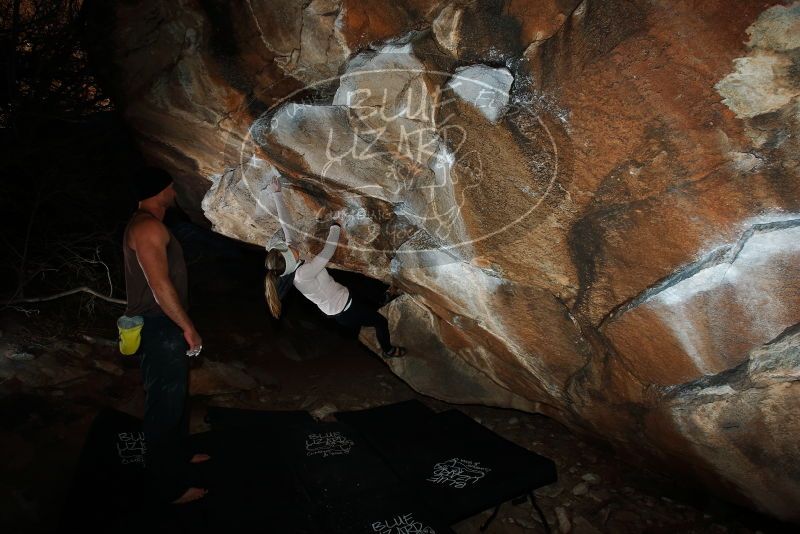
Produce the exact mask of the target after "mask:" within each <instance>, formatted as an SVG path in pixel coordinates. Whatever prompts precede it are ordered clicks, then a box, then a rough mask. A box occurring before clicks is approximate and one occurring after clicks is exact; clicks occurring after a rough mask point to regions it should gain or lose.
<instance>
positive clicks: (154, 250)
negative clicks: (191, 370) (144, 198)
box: [130, 218, 202, 349]
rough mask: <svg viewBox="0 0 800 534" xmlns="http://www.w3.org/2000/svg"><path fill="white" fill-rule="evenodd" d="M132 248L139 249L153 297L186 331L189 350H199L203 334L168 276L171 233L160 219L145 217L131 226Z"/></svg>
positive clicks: (140, 263) (140, 262) (140, 261)
mask: <svg viewBox="0 0 800 534" xmlns="http://www.w3.org/2000/svg"><path fill="white" fill-rule="evenodd" d="M130 231H131V236H130V237H131V240H130V244H131V248H133V250H134V251H135V252H136V259H137V260H138V261H139V265H140V266H141V267H142V271H143V272H144V276H145V278H147V284H148V285H149V286H150V289H151V290H152V291H153V296H154V297H155V299H156V302H157V303H158V305H159V306H161V309H162V310H163V311H164V313H165V314H167V316H168V317H169V318H170V319H172V320H173V321H174V322H175V324H177V325H178V326H179V327H180V329H181V330H183V337H184V338H186V342H187V343H188V344H189V349H196V348H197V347H199V346H200V345H201V344H202V340H201V339H200V335H199V334H198V333H197V330H196V329H195V327H194V324H193V323H192V320H191V319H190V318H189V314H188V313H186V310H184V309H183V305H181V301H180V298H179V297H178V292H177V291H176V290H175V286H174V285H173V284H172V280H170V278H169V265H168V262H167V244H168V243H169V239H170V236H169V232H167V229H166V228H165V227H164V225H163V224H161V222H159V221H157V220H155V219H151V218H146V219H144V220H142V221H140V222H139V223H138V224H136V226H134V227H133V228H131V230H130Z"/></svg>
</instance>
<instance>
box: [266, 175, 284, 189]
mask: <svg viewBox="0 0 800 534" xmlns="http://www.w3.org/2000/svg"><path fill="white" fill-rule="evenodd" d="M269 192H270V193H280V192H281V181H280V180H279V179H278V177H277V176H273V177H272V183H271V184H269Z"/></svg>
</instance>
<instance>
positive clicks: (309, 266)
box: [297, 224, 341, 278]
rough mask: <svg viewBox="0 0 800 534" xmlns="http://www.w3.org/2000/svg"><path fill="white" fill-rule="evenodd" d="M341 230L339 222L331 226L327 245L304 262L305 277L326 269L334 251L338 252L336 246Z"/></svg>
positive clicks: (315, 274)
mask: <svg viewBox="0 0 800 534" xmlns="http://www.w3.org/2000/svg"><path fill="white" fill-rule="evenodd" d="M340 230H341V228H340V227H339V225H338V224H334V225H333V226H331V229H330V230H328V239H327V240H326V241H325V246H324V247H323V248H322V251H321V252H320V253H319V254H317V255H316V256H314V258H313V259H311V260H309V261H307V262H306V263H304V264H303V271H302V277H303V278H313V277H315V276H317V273H319V272H320V271H321V270H322V269H324V268H325V266H326V265H327V264H328V262H329V261H331V258H332V257H333V253H334V252H336V247H337V245H338V244H339V232H340ZM297 276H301V274H300V272H298V274H297Z"/></svg>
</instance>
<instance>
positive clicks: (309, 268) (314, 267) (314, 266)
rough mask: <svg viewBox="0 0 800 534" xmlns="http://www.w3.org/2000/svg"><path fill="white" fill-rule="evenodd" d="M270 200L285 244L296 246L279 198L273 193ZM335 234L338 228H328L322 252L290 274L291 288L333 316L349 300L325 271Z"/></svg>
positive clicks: (296, 240)
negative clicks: (276, 212)
mask: <svg viewBox="0 0 800 534" xmlns="http://www.w3.org/2000/svg"><path fill="white" fill-rule="evenodd" d="M273 196H274V197H275V205H276V207H277V210H278V218H279V220H280V223H281V227H282V228H283V234H284V236H285V238H286V244H287V245H290V244H291V245H296V244H297V243H298V239H297V236H296V235H295V234H294V230H293V228H292V224H291V219H290V215H289V212H288V210H287V209H286V206H285V205H284V203H283V195H282V194H281V193H280V192H277V193H273ZM339 233H340V228H339V226H336V225H334V226H331V228H330V230H329V231H328V238H327V239H326V240H325V246H324V247H323V248H322V251H321V252H320V253H319V254H317V255H316V256H315V257H314V258H312V259H310V260H309V261H307V262H303V263H302V264H300V266H299V267H298V268H297V270H296V271H295V273H294V286H295V287H296V288H297V289H298V290H299V291H300V293H302V294H303V295H305V297H306V298H307V299H308V300H310V301H311V302H313V303H314V304H316V305H317V306H318V307H319V309H320V310H322V312H323V313H325V314H326V315H336V314H337V313H340V312H342V311H344V309H345V306H347V301H348V300H349V298H350V291H349V290H348V289H347V288H346V287H345V286H343V285H342V284H340V283H339V282H337V281H336V280H334V279H333V278H331V275H330V274H328V270H327V269H326V268H325V266H326V265H327V264H328V262H329V261H330V259H331V258H332V257H333V253H334V252H336V246H337V245H338V243H339Z"/></svg>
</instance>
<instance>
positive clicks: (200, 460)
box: [189, 453, 211, 464]
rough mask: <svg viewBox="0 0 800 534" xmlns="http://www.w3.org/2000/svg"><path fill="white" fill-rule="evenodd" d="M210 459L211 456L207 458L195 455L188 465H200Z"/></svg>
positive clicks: (206, 456)
mask: <svg viewBox="0 0 800 534" xmlns="http://www.w3.org/2000/svg"><path fill="white" fill-rule="evenodd" d="M210 459H211V456H209V455H207V454H203V453H200V454H195V455H194V456H192V459H191V460H189V463H190V464H202V463H203V462H207V461H209V460H210Z"/></svg>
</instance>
